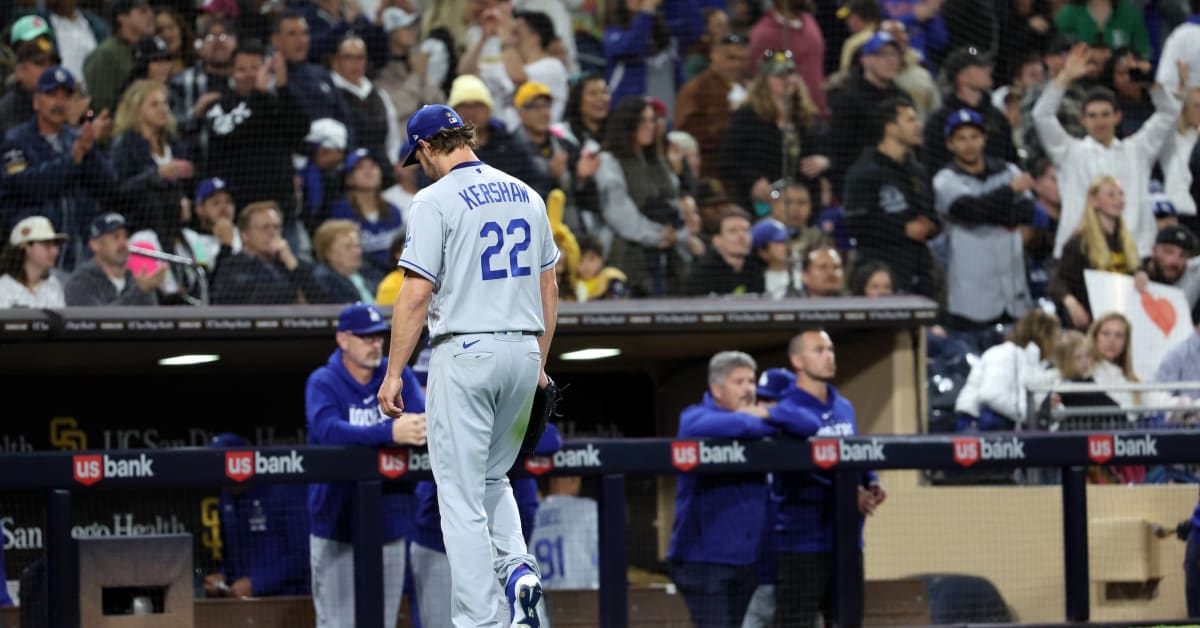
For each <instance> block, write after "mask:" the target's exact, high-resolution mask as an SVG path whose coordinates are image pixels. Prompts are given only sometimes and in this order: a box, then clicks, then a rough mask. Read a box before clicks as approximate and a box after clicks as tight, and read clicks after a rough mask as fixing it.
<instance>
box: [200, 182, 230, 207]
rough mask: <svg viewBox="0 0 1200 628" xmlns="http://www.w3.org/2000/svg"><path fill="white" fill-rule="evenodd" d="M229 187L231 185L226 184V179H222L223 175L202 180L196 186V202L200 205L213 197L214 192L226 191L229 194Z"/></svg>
mask: <svg viewBox="0 0 1200 628" xmlns="http://www.w3.org/2000/svg"><path fill="white" fill-rule="evenodd" d="M228 188H229V186H227V185H225V179H222V178H221V177H213V178H211V179H205V180H203V181H201V182H200V185H197V186H196V204H197V205H199V204H201V203H203V202H204V201H207V200H208V199H209V198H211V197H212V195H213V194H216V193H217V192H225V193H226V194H228V193H229V189H228Z"/></svg>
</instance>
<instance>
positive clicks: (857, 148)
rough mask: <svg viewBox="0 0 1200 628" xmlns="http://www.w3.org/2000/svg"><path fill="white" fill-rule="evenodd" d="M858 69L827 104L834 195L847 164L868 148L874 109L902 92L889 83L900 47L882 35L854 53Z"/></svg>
mask: <svg viewBox="0 0 1200 628" xmlns="http://www.w3.org/2000/svg"><path fill="white" fill-rule="evenodd" d="M858 54H859V59H860V60H861V62H862V67H860V68H855V69H853V70H852V71H851V72H850V76H849V77H848V78H847V79H846V84H845V85H843V86H842V88H841V89H840V90H838V92H837V94H836V95H835V96H834V97H833V99H832V101H831V102H830V105H829V108H830V109H831V110H832V111H833V119H832V120H831V121H830V127H829V157H830V159H831V160H832V162H833V164H832V165H831V167H830V170H829V175H830V182H831V183H832V184H833V189H834V190H835V191H836V192H841V191H842V183H843V182H844V180H845V177H846V171H847V170H849V168H850V165H851V164H853V163H854V160H855V159H858V155H859V153H861V152H862V150H863V149H864V148H866V147H868V146H870V145H871V135H870V134H869V133H864V132H863V131H864V130H865V129H871V128H875V124H876V118H875V106H876V105H877V104H878V103H881V102H883V101H885V100H887V99H889V98H893V97H902V96H904V92H903V91H902V90H901V89H900V88H899V87H897V86H896V83H895V81H894V80H893V79H894V78H895V76H896V74H897V73H898V72H899V71H900V63H901V59H902V58H903V57H902V54H903V53H902V51H901V50H900V44H899V43H897V42H896V40H895V39H893V38H892V36H891V35H889V34H887V33H886V32H883V31H880V32H877V33H875V34H874V35H873V36H872V37H871V38H870V39H868V40H867V43H865V44H863V45H862V48H859V51H858Z"/></svg>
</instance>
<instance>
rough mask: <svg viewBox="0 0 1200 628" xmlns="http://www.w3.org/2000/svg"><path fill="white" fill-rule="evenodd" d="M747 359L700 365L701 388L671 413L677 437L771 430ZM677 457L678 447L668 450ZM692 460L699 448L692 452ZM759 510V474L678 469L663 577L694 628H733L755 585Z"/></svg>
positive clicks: (729, 357)
mask: <svg viewBox="0 0 1200 628" xmlns="http://www.w3.org/2000/svg"><path fill="white" fill-rule="evenodd" d="M757 368H758V366H757V365H756V364H755V362H754V358H752V357H750V356H749V355H746V354H745V353H742V352H741V351H722V352H720V353H718V354H716V355H714V356H713V357H712V359H711V360H709V362H708V392H706V393H704V399H703V401H701V402H700V403H698V404H695V405H692V406H688V407H687V408H685V409H684V411H683V412H682V413H681V414H680V416H679V436H680V437H688V438H706V437H713V438H762V437H763V436H769V435H771V434H774V433H775V431H776V430H775V428H774V427H772V426H771V425H770V424H769V423H767V421H766V419H767V409H766V408H765V407H763V406H759V405H757V404H756V403H755V370H756V369H757ZM676 454H678V450H677V451H676ZM693 455H694V456H696V457H695V459H694V460H693V461H699V451H698V450H697V451H695V452H693ZM766 514H767V482H766V477H765V476H764V475H763V474H762V473H755V474H741V475H719V476H713V475H705V476H696V475H688V474H686V473H685V474H682V475H680V476H679V478H678V480H677V488H676V492H675V526H674V528H673V529H672V531H671V545H670V547H669V548H668V550H667V559H668V560H669V561H670V568H671V579H672V580H674V581H675V586H676V587H678V588H679V592H680V593H681V594H683V599H684V602H685V603H686V604H687V607H688V613H689V614H691V616H692V623H693V624H695V625H696V626H697V628H706V627H710V626H711V627H713V628H719V627H723V626H740V625H741V623H742V616H743V615H745V614H746V607H747V606H749V604H750V597H751V596H752V595H754V589H755V587H756V585H757V584H758V577H757V572H756V568H755V561H756V560H757V558H758V554H759V542H760V540H761V536H762V531H763V525H764V521H765V520H766Z"/></svg>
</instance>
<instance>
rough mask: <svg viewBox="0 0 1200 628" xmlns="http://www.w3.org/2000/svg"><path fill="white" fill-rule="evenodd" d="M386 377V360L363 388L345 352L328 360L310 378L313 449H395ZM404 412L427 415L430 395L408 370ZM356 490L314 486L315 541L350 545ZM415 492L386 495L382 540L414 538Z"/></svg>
mask: <svg viewBox="0 0 1200 628" xmlns="http://www.w3.org/2000/svg"><path fill="white" fill-rule="evenodd" d="M386 372H387V359H384V361H383V364H381V365H380V366H379V368H377V369H375V376H374V377H372V378H371V381H369V382H367V383H366V385H363V384H359V383H358V382H357V381H355V379H354V378H353V377H351V376H350V373H349V372H348V371H346V367H345V366H343V365H342V350H341V349H338V350H337V351H334V352H333V355H331V356H329V362H328V363H326V364H325V366H322V367H321V368H319V369H317V370H315V371H313V373H312V375H309V376H308V384H307V386H305V389H304V408H305V413H306V414H307V415H308V444H310V445H360V446H366V447H383V446H393V445H394V443H393V442H392V420H391V419H389V418H387V417H386V416H384V415H383V413H382V412H381V411H380V410H379V401H378V400H377V399H376V394H378V392H379V385H380V384H381V383H382V382H383V376H384V374H385V373H386ZM403 377H404V392H403V394H402V397H403V400H404V410H405V411H406V412H424V411H425V393H423V392H421V385H420V383H419V382H417V377H416V375H414V374H413V372H412V369H411V368H409V367H407V366H406V367H404V375H403ZM353 491H354V486H353V484H351V483H349V482H332V483H324V484H310V485H309V487H308V515H309V521H310V523H311V525H312V534H313V536H318V537H321V538H323V539H332V540H334V541H341V542H343V543H349V542H351V540H352V539H351V530H350V525H351V524H350V522H351V514H352V513H353V505H354V497H353ZM415 506H416V502H415V498H414V497H413V494H412V493H411V492H405V493H386V494H384V496H383V540H384V541H385V542H386V541H394V540H396V539H400V538H407V537H409V536H411V534H412V519H413V510H414V508H415Z"/></svg>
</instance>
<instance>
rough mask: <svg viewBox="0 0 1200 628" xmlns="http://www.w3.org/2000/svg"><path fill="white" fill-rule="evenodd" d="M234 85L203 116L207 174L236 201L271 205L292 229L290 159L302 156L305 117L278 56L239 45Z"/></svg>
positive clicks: (257, 47) (254, 44)
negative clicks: (219, 181) (222, 184)
mask: <svg viewBox="0 0 1200 628" xmlns="http://www.w3.org/2000/svg"><path fill="white" fill-rule="evenodd" d="M272 75H273V76H274V85H272V81H271V79H272ZM233 82H234V89H233V90H232V91H230V92H228V93H226V94H224V95H223V96H221V99H220V100H219V101H218V102H217V103H216V104H214V105H212V107H210V108H209V109H208V112H207V113H206V114H205V120H206V123H207V125H208V128H209V154H208V168H207V172H208V173H210V174H211V176H215V177H220V178H221V179H223V180H224V181H225V183H226V184H227V185H228V186H229V192H230V194H232V195H233V197H234V198H236V199H239V200H241V201H245V202H251V203H252V202H258V201H268V200H269V201H273V202H274V203H276V204H277V205H278V206H279V207H280V208H281V209H282V210H283V212H284V217H285V219H286V220H287V223H288V224H291V223H292V221H293V220H294V217H295V211H294V209H295V205H296V201H295V192H294V188H293V184H292V179H293V176H294V175H295V172H294V170H293V166H292V153H294V152H301V150H300V148H301V144H302V142H303V141H304V134H305V133H307V132H308V117H307V116H305V115H304V110H303V109H302V108H301V107H300V103H299V102H298V101H297V100H296V98H295V96H293V95H292V93H291V90H289V89H288V88H287V85H288V66H287V65H286V64H285V63H284V60H283V58H282V57H280V56H279V55H275V56H274V57H272V58H271V59H270V60H268V59H266V58H265V56H264V52H263V48H262V45H261V44H259V43H258V42H255V41H249V42H244V43H243V44H242V45H241V46H239V47H238V50H237V52H235V53H234V55H233Z"/></svg>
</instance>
